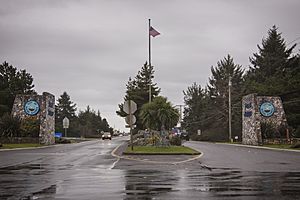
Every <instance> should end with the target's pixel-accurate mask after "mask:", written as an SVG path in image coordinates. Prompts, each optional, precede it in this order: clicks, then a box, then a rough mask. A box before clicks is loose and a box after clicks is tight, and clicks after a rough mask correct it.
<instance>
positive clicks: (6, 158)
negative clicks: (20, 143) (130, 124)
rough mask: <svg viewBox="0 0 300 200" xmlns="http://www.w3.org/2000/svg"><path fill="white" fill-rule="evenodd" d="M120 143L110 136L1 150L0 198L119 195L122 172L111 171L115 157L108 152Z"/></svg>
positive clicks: (82, 197) (70, 197) (60, 197)
mask: <svg viewBox="0 0 300 200" xmlns="http://www.w3.org/2000/svg"><path fill="white" fill-rule="evenodd" d="M123 142H124V139H122V138H114V139H113V140H112V141H109V140H105V141H102V140H96V141H88V142H82V143H77V144H64V145H55V146H51V147H48V148H41V149H31V150H13V151H1V152H0V161H1V162H0V199H56V198H58V199H94V198H95V199H96V198H98V199H99V197H103V198H105V197H107V199H109V198H112V199H114V198H116V195H117V197H119V194H118V193H117V192H118V191H119V190H122V189H123V186H122V181H121V178H120V177H123V173H122V172H121V171H120V170H114V171H112V170H111V168H112V167H113V166H114V163H115V162H116V161H117V159H116V158H114V157H112V156H111V154H110V153H111V151H112V150H113V149H114V148H115V147H116V146H118V145H119V144H121V143H123ZM120 184H121V185H120ZM118 186H120V187H118ZM103 191H105V193H103Z"/></svg>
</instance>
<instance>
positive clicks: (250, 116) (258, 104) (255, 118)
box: [242, 94, 287, 145]
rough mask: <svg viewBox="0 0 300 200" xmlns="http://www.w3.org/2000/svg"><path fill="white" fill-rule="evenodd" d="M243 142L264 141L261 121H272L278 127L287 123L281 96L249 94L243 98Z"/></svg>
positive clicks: (258, 142)
mask: <svg viewBox="0 0 300 200" xmlns="http://www.w3.org/2000/svg"><path fill="white" fill-rule="evenodd" d="M242 121H243V122H242V123H243V124H242V126H243V132H242V143H243V144H249V145H261V144H262V143H263V138H262V133H261V123H262V122H266V123H272V124H274V125H275V126H276V128H278V127H280V126H282V125H287V121H286V116H285V113H284V109H283V105H282V101H281V99H280V97H274V96H257V95H256V94H249V95H247V96H244V97H243V99H242Z"/></svg>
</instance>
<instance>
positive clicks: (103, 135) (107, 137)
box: [102, 132, 111, 140]
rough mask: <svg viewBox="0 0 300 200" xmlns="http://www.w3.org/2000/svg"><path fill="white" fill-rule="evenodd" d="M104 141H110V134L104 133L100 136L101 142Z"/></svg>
mask: <svg viewBox="0 0 300 200" xmlns="http://www.w3.org/2000/svg"><path fill="white" fill-rule="evenodd" d="M105 139H110V140H111V134H110V132H104V133H103V134H102V140H105Z"/></svg>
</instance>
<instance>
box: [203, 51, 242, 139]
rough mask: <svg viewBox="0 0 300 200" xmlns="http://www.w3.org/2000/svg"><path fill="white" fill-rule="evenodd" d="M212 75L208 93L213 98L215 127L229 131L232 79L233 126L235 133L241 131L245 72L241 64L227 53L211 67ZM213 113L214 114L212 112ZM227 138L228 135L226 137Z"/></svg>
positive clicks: (238, 133) (212, 108)
mask: <svg viewBox="0 0 300 200" xmlns="http://www.w3.org/2000/svg"><path fill="white" fill-rule="evenodd" d="M211 73H212V76H211V78H210V79H209V84H208V85H207V88H208V95H209V96H210V97H211V98H212V100H211V101H210V105H209V107H210V108H211V110H210V111H209V112H210V113H214V116H212V117H211V118H212V119H214V120H213V122H212V126H213V127H217V128H218V129H219V131H220V132H222V133H223V134H227V133H228V112H229V109H228V99H229V96H228V95H229V79H231V85H232V86H231V106H232V122H233V123H232V128H233V134H234V135H240V133H241V98H242V95H241V94H242V85H243V73H244V70H243V69H242V66H241V65H237V64H235V63H234V61H233V58H232V57H231V56H230V55H227V57H225V58H224V59H223V60H221V61H219V62H218V63H217V66H216V67H212V68H211ZM210 115H212V114H210ZM225 138H226V137H225Z"/></svg>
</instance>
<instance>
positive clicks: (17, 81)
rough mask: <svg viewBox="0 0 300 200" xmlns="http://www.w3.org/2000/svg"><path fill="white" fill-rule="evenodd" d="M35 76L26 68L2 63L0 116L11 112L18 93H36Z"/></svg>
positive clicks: (0, 74)
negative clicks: (20, 68)
mask: <svg viewBox="0 0 300 200" xmlns="http://www.w3.org/2000/svg"><path fill="white" fill-rule="evenodd" d="M33 88H34V85H33V78H32V76H31V75H30V74H29V73H27V72H26V70H17V68H15V67H13V66H12V65H10V64H8V63H7V62H4V63H2V64H0V116H2V115H3V114H4V113H6V112H8V113H10V112H11V110H12V107H13V103H14V100H15V97H16V95H17V94H35V93H36V92H35V91H34V90H33Z"/></svg>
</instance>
